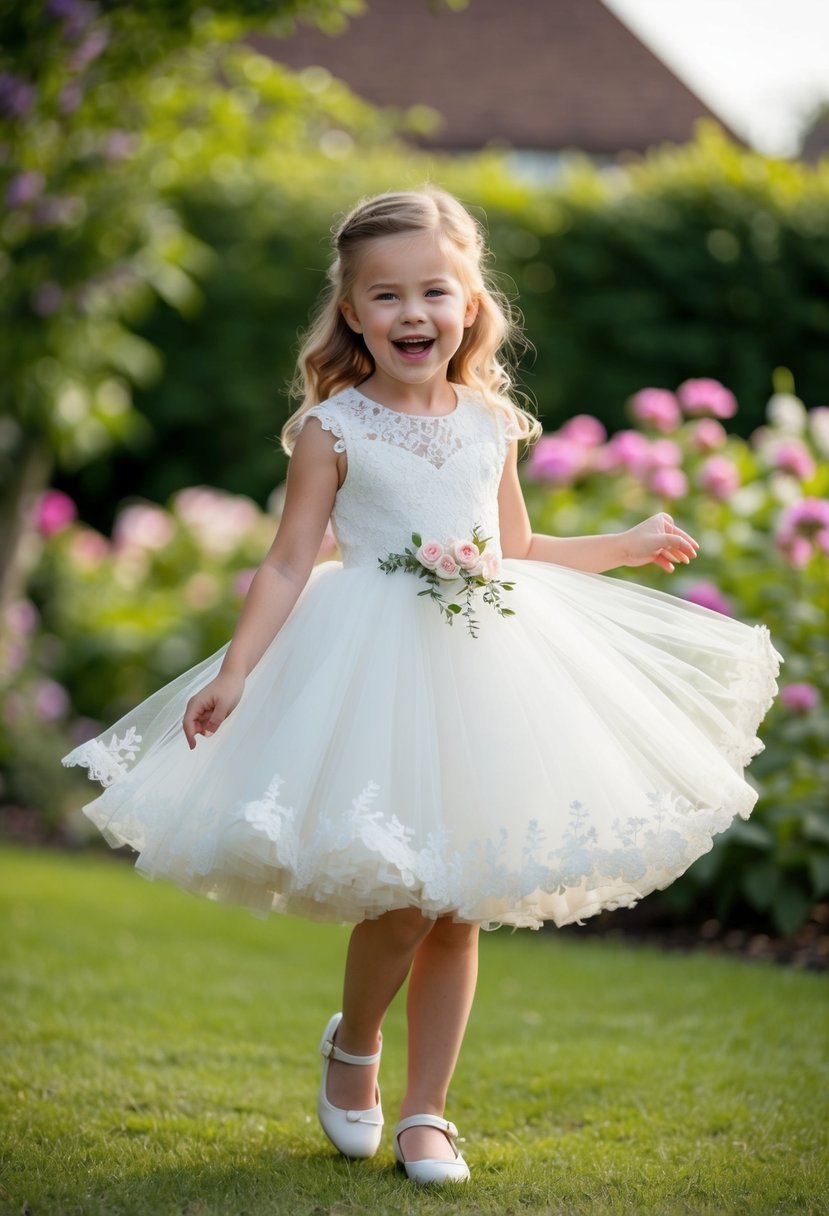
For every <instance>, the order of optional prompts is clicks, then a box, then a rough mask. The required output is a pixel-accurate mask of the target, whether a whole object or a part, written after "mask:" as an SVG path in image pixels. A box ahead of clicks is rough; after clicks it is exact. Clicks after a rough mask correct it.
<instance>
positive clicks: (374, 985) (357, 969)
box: [327, 908, 445, 1139]
mask: <svg viewBox="0 0 829 1216" xmlns="http://www.w3.org/2000/svg"><path fill="white" fill-rule="evenodd" d="M434 924H435V921H433V920H428V919H427V918H426V917H424V916H423V915H421V913H420V912H419V911H418V910H417V908H402V909H399V910H397V911H394V912H386V913H385V914H384V915H383V916H378V917H377V918H376V919H375V920H364V921H361V923H360V924H359V925H356V926H355V928H354V930H353V932H352V934H351V939H350V941H349V944H348V955H347V958H346V965H345V982H344V985H343V1016H342V1021H341V1022H340V1024H339V1026H338V1027H337V1032H336V1035H335V1036H334V1038H335V1042H336V1044H337V1046H338V1047H341V1048H342V1049H343V1051H349V1052H352V1053H353V1054H354V1055H358V1056H362V1055H371V1054H372V1053H373V1052H375V1051H376V1050H377V1048H378V1045H379V1041H378V1033H379V1030H380V1024H381V1022H382V1021H383V1018H384V1016H385V1014H386V1010H387V1009H388V1007H389V1005H390V1004H391V1002H392V998H393V997H394V996H395V994H396V993H397V991H398V990H399V988H400V987H401V985H402V983H403V981H404V980H405V978H406V976H407V975H408V974H409V968H410V967H411V965H412V959H413V958H414V956H415V952H416V951H417V949H418V947H419V945H420V944H421V942H422V941H423V940H424V938H425V937H426V935H427V934H428V933H429V932H430V930H431V929H432V926H433V925H434ZM376 1079H377V1065H361V1066H360V1067H358V1068H355V1067H354V1065H353V1064H344V1063H343V1062H342V1061H341V1060H333V1059H332V1060H329V1063H328V1085H327V1093H328V1100H329V1102H331V1104H332V1105H333V1106H338V1107H341V1108H343V1109H345V1110H367V1109H368V1108H369V1107H371V1106H374V1103H375V1089H374V1086H375V1082H376ZM442 1138H443V1139H445V1137H442Z"/></svg>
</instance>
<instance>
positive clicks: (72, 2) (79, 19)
mask: <svg viewBox="0 0 829 1216" xmlns="http://www.w3.org/2000/svg"><path fill="white" fill-rule="evenodd" d="M98 12H99V10H98V6H97V5H96V4H90V3H88V0H48V3H47V5H46V15H47V17H52V18H53V20H55V21H62V22H63V30H64V33H65V35H66V37H67V38H69V39H70V40H73V41H74V39H76V38H79V37H80V36H81V34H82V33H83V32H84V30H85V29H86V27H87V26H88V25H89V23H90V22H91V21H93V20H94V19H95V17H97V16H98Z"/></svg>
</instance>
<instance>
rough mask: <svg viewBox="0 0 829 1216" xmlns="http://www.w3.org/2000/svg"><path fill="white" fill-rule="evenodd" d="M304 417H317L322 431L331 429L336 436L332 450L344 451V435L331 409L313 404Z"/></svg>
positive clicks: (340, 424)
mask: <svg viewBox="0 0 829 1216" xmlns="http://www.w3.org/2000/svg"><path fill="white" fill-rule="evenodd" d="M305 418H318V419H319V421H320V425H321V427H322V429H323V430H324V431H331V432H332V434H334V435H336V436H337V442H336V443H335V444H334V451H335V452H344V451H345V437H344V436H343V428H342V423H341V422H340V420H339V418H337V416H336V415H335V414H334V412H333V411H332V410H328V409H326V407H325V406H324V405H315V406H313V407H312V408H311V409H310V410H308V412H307V413H306V414H305ZM303 421H304V419H303Z"/></svg>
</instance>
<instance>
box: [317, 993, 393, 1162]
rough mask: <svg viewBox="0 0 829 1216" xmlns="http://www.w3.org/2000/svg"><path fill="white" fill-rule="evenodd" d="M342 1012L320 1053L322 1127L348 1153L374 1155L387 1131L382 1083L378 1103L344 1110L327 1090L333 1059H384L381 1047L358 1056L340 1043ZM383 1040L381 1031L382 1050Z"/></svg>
mask: <svg viewBox="0 0 829 1216" xmlns="http://www.w3.org/2000/svg"><path fill="white" fill-rule="evenodd" d="M342 1016H343V1015H342V1013H335V1014H334V1016H333V1017H332V1018H331V1019H330V1021H329V1023H328V1025H327V1026H326V1028H325V1030H324V1031H323V1035H322V1040H321V1041H320V1054H321V1055H322V1056H323V1057H324V1059H323V1065H322V1081H321V1082H320V1089H319V1096H318V1098H317V1114H318V1116H319V1121H320V1123H321V1124H322V1130H323V1131H324V1132H325V1134H326V1136H327V1137H328V1139H329V1140H330V1141H331V1143H332V1144H333V1145H334V1146H335V1147H336V1148H338V1149H339V1150H340V1152H341V1153H342V1154H343V1156H344V1157H373V1156H374V1154H375V1153H376V1152H377V1149H378V1148H379V1147H380V1137H381V1136H382V1134H383V1109H382V1106H381V1105H380V1086H379V1085H377V1086H376V1091H377V1105H376V1106H372V1107H371V1108H370V1110H343V1109H342V1108H341V1107H339V1106H332V1105H331V1103H330V1102H329V1101H328V1095H327V1093H326V1085H327V1083H328V1064H329V1061H330V1060H341V1061H342V1062H343V1063H344V1064H376V1063H377V1062H378V1060H379V1059H380V1051H376V1052H375V1053H374V1055H371V1056H354V1055H351V1053H350V1052H347V1051H343V1050H342V1048H341V1047H338V1046H337V1045H336V1043H335V1042H334V1034H335V1032H336V1030H337V1027H338V1026H339V1024H340V1022H341V1021H342ZM382 1040H383V1036H382V1035H380V1050H382V1045H383V1044H382Z"/></svg>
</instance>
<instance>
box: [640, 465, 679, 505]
mask: <svg viewBox="0 0 829 1216" xmlns="http://www.w3.org/2000/svg"><path fill="white" fill-rule="evenodd" d="M648 489H649V490H651V491H652V492H653V493H654V494H659V495H660V496H661V497H662V498H684V497H685V495H686V494H687V493H688V478H687V477H686V476H685V474H684V473H683V471H682V469H676V468H667V467H661V468H655V469H653V470H652V471H651V472H650V473H649V474H648Z"/></svg>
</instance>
